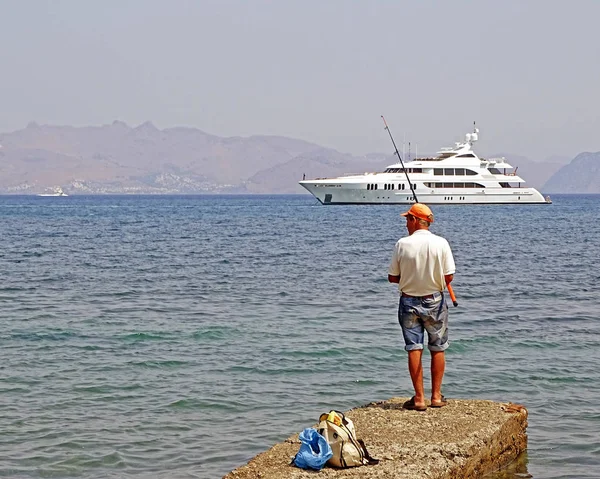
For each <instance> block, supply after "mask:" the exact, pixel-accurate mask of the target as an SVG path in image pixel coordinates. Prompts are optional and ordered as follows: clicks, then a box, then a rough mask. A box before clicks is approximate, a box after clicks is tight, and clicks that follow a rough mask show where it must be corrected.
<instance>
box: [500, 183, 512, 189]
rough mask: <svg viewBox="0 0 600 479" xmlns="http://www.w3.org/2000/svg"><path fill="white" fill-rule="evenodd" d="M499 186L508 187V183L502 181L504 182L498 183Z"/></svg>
mask: <svg viewBox="0 0 600 479" xmlns="http://www.w3.org/2000/svg"><path fill="white" fill-rule="evenodd" d="M500 186H501V187H502V188H510V185H509V184H508V183H504V182H502V183H500Z"/></svg>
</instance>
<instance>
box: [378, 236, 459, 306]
mask: <svg viewBox="0 0 600 479" xmlns="http://www.w3.org/2000/svg"><path fill="white" fill-rule="evenodd" d="M455 269H456V266H455V265H454V257H453V256H452V250H450V245H449V244H448V241H446V240H445V239H444V238H442V237H441V236H437V235H434V234H433V233H432V232H431V231H429V230H417V231H415V232H414V233H413V234H412V235H410V236H406V237H404V238H400V239H399V240H398V242H397V243H396V246H395V247H394V254H393V255H392V261H391V263H390V269H389V274H390V275H392V276H400V282H399V283H398V289H399V290H400V291H402V292H404V293H406V294H409V295H410V296H427V295H429V294H433V293H435V292H438V291H443V290H444V289H445V288H446V281H445V280H444V275H447V274H454V271H455Z"/></svg>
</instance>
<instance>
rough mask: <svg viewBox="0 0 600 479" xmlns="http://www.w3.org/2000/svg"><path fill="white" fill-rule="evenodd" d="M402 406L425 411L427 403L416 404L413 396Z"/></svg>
mask: <svg viewBox="0 0 600 479" xmlns="http://www.w3.org/2000/svg"><path fill="white" fill-rule="evenodd" d="M402 407H403V408H404V409H409V410H411V411H427V405H425V404H423V405H422V406H417V405H416V404H415V397H414V396H413V397H411V398H410V399H409V400H408V401H406V402H405V403H404V404H403V405H402Z"/></svg>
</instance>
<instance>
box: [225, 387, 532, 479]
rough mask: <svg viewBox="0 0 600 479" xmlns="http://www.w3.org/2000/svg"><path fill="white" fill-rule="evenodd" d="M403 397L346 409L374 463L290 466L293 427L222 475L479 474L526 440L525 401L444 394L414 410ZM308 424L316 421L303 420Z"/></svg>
mask: <svg viewBox="0 0 600 479" xmlns="http://www.w3.org/2000/svg"><path fill="white" fill-rule="evenodd" d="M407 399H408V398H392V399H389V400H387V401H382V402H376V403H370V404H367V405H366V406H362V407H358V408H355V409H351V410H350V411H347V412H345V414H346V415H347V416H348V417H349V418H350V419H352V421H353V422H354V426H355V427H356V432H357V436H358V438H360V439H363V440H364V441H365V444H366V446H367V449H368V451H369V453H370V454H371V456H373V457H374V458H376V459H379V460H380V462H379V464H376V465H372V466H361V467H355V468H351V469H334V468H331V467H327V466H326V467H325V468H324V469H322V470H320V471H318V472H317V471H305V470H302V469H298V468H297V467H294V466H293V465H290V462H291V460H292V458H293V457H294V455H295V454H296V452H298V449H299V448H300V441H299V439H298V434H294V435H293V436H291V437H289V438H288V439H286V440H285V441H284V442H282V443H280V444H276V445H275V446H273V447H272V448H270V449H269V450H268V451H265V452H263V453H261V454H259V455H258V456H256V457H255V458H254V459H252V460H250V461H249V462H248V463H247V464H245V465H244V466H241V467H239V468H238V469H235V470H234V471H232V472H230V473H229V474H227V475H226V476H225V477H224V479H249V478H261V479H281V478H294V479H302V478H306V479H315V478H316V477H321V478H346V477H353V478H363V479H370V478H378V479H383V478H390V479H391V478H394V479H402V478H407V479H409V478H410V479H418V478H427V479H459V478H460V479H466V478H478V477H483V476H484V475H485V474H488V473H490V472H493V471H495V470H498V469H501V468H503V467H505V466H507V465H508V464H510V463H511V462H512V461H514V460H515V459H516V457H517V456H518V455H519V454H520V453H521V452H522V451H524V450H525V449H526V447H527V434H526V429H527V410H526V409H525V407H524V406H521V405H518V404H512V403H498V402H493V401H482V400H462V399H461V400H452V399H449V400H448V405H447V406H445V407H442V408H439V409H438V408H428V409H427V411H424V412H418V411H409V410H406V409H403V408H402V404H403V403H404V402H405V401H406V400H407ZM322 412H326V411H322ZM311 426H316V424H307V425H306V427H311ZM299 432H300V431H299Z"/></svg>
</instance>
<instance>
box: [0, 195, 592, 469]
mask: <svg viewBox="0 0 600 479" xmlns="http://www.w3.org/2000/svg"><path fill="white" fill-rule="evenodd" d="M553 200H554V204H552V205H535V206H523V205H520V206H443V207H434V208H433V210H434V213H435V218H436V219H435V223H434V224H433V227H432V231H433V232H434V233H437V234H441V235H443V236H444V237H446V238H447V239H448V240H449V242H450V244H451V247H452V249H453V251H454V255H455V260H456V265H457V272H456V276H455V281H454V283H453V285H454V290H455V292H456V295H457V298H458V302H459V307H458V308H452V307H451V308H450V340H451V346H450V349H449V350H448V352H447V371H446V376H445V378H444V386H443V390H444V393H445V395H446V397H448V398H468V399H491V400H496V401H503V402H508V401H512V402H516V403H522V404H524V405H525V406H526V407H527V408H528V410H529V414H530V416H529V428H528V435H529V447H528V451H527V454H526V455H524V456H523V457H521V458H520V462H519V463H518V466H517V467H516V468H513V469H512V470H508V471H505V472H504V473H503V474H502V477H526V476H527V474H530V475H532V476H533V477H536V478H543V479H548V478H559V477H562V478H597V477H600V433H599V431H600V407H599V406H598V398H599V397H600V373H599V364H600V321H599V320H598V317H599V315H600V300H599V287H598V284H599V282H600V222H599V219H600V196H556V197H554V198H553ZM404 209H405V207H399V206H321V205H319V204H318V203H317V202H316V200H315V199H314V198H313V197H311V196H307V195H298V196H178V197H175V196H154V197H147V196H146V197H140V196H129V197H123V196H121V197H118V196H87V197H85V196H70V197H46V198H42V197H25V196H4V197H0V234H1V235H0V238H1V248H0V265H1V269H0V271H1V272H2V278H1V281H0V308H1V309H0V311H1V315H0V477H36V478H37V477H81V478H99V477H103V478H104V477H114V478H139V477H165V478H167V477H168V478H186V477H199V478H216V477H221V476H223V475H224V474H226V473H227V472H228V471H230V470H232V469H234V468H235V467H237V466H240V465H242V464H244V463H245V462H246V461H248V460H249V459H250V458H252V457H253V456H254V455H256V454H258V453H259V452H261V451H263V450H266V449H268V448H269V447H270V446H272V445H273V444H275V443H277V442H279V441H282V440H283V439H284V438H286V437H288V436H290V435H291V434H293V433H295V432H299V431H301V430H302V429H303V428H304V427H307V426H309V425H311V424H314V423H315V421H316V419H317V418H318V416H319V414H321V413H322V412H324V411H328V410H329V409H332V408H335V409H340V410H347V409H350V408H352V407H356V406H360V405H363V404H366V403H368V402H371V401H379V400H383V399H388V398H390V397H393V396H410V395H411V391H412V389H411V384H410V379H409V376H408V372H407V368H406V353H405V352H404V350H403V343H402V337H401V334H400V329H399V326H398V323H397V317H396V308H397V301H398V292H397V290H396V288H395V286H394V285H392V284H389V283H388V282H387V267H388V264H389V260H390V258H391V254H392V248H393V246H394V243H395V242H396V240H397V239H398V238H399V237H401V236H403V235H405V234H406V229H405V221H404V219H403V218H400V217H399V213H400V212H401V211H404ZM426 354H427V353H426ZM425 360H426V361H427V360H428V356H426V357H425ZM427 370H428V368H425V371H426V378H425V380H426V382H428V380H429V376H428V372H427ZM431 434H432V435H435V431H431ZM497 477H499V476H497Z"/></svg>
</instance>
